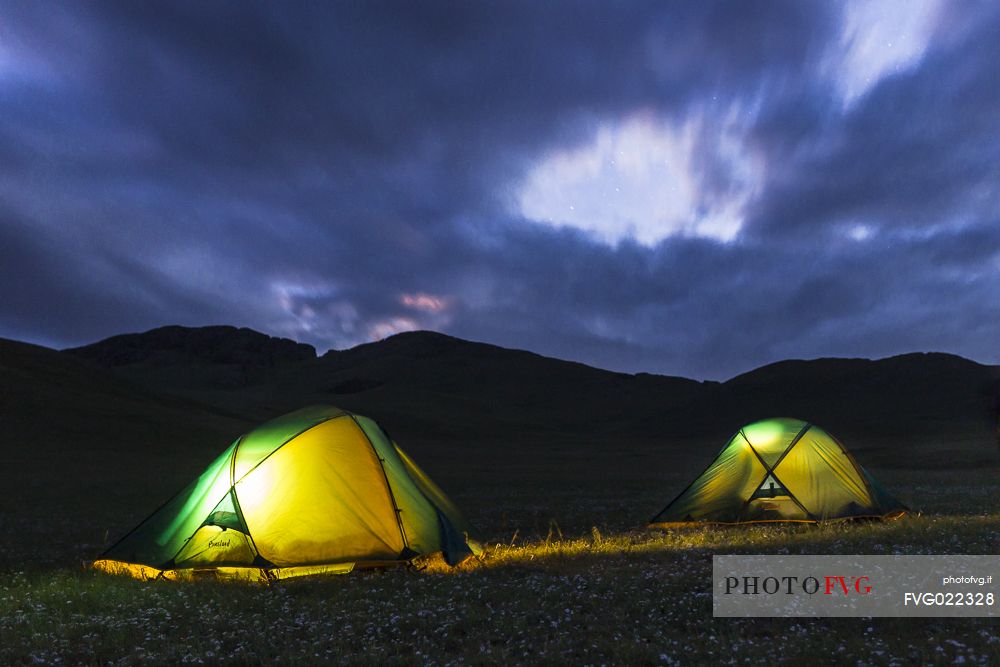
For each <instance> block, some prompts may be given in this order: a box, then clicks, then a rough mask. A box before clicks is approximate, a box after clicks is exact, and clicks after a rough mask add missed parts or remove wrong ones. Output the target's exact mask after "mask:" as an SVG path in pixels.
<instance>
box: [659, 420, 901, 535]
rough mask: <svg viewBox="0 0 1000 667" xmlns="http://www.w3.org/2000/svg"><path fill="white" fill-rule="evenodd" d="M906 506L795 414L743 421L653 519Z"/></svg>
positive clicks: (748, 519) (862, 512) (756, 517)
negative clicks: (706, 463)
mask: <svg viewBox="0 0 1000 667" xmlns="http://www.w3.org/2000/svg"><path fill="white" fill-rule="evenodd" d="M905 512H906V507H904V506H903V505H902V504H901V503H900V502H899V501H898V500H896V499H895V498H893V497H892V496H890V495H889V494H888V493H886V492H885V490H883V489H882V488H881V487H880V486H879V485H878V483H877V482H876V481H875V480H874V479H873V478H872V476H871V475H870V474H868V472H867V471H866V470H865V469H864V468H862V467H861V466H860V465H859V464H858V462H857V461H856V460H854V457H853V456H851V454H850V453H849V452H848V451H847V449H846V448H845V447H844V446H843V445H842V444H841V443H840V441H839V440H837V439H836V438H834V437H833V436H832V435H830V434H829V433H827V432H826V431H824V430H823V429H821V428H819V427H818V426H814V425H813V424H808V423H806V422H803V421H800V420H798V419H766V420H764V421H759V422H756V423H753V424H750V425H749V426H744V427H743V428H741V429H740V430H739V431H738V432H737V433H736V435H734V436H733V437H732V438H730V439H729V442H727V443H726V446H725V447H723V448H722V451H721V452H719V455H718V457H717V458H716V459H715V461H714V462H713V463H712V465H710V466H709V467H708V469H706V470H705V472H703V473H702V474H701V476H699V477H698V478H697V479H696V480H694V481H693V482H692V483H691V484H690V485H689V486H688V487H687V488H686V489H684V491H682V492H681V494H680V495H679V496H677V498H675V499H674V500H673V502H671V503H670V504H669V505H667V507H666V508H665V509H664V510H663V511H662V512H660V513H659V514H657V515H656V516H655V517H653V518H652V519H651V521H650V525H651V526H653V527H665V526H672V525H684V524H690V523H753V522H767V521H800V522H809V523H814V522H819V521H828V520H832V519H855V518H879V519H883V518H895V517H898V516H901V515H903V514H904V513H905Z"/></svg>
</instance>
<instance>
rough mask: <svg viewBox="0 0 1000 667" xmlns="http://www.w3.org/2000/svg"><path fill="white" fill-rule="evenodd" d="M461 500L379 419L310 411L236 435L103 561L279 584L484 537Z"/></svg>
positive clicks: (448, 552) (448, 554) (456, 548)
mask: <svg viewBox="0 0 1000 667" xmlns="http://www.w3.org/2000/svg"><path fill="white" fill-rule="evenodd" d="M465 530H466V526H465V523H464V521H463V519H462V517H461V515H460V513H459V512H458V510H457V509H456V508H455V506H454V505H453V504H452V503H451V501H450V500H449V499H448V498H447V496H445V495H444V493H443V492H442V491H441V490H440V489H439V488H438V487H437V486H436V485H435V484H434V482H432V481H431V480H430V479H429V478H428V477H427V475H426V474H424V472H423V471H421V470H420V468H418V467H417V466H416V464H415V463H414V462H413V461H412V460H411V459H410V458H409V457H408V456H407V455H406V454H405V453H404V452H403V450H401V449H400V448H399V447H398V446H397V445H396V444H395V443H394V442H393V441H392V440H391V439H390V438H389V437H388V436H387V435H386V434H385V432H384V431H383V430H382V429H381V428H380V427H379V426H378V424H376V423H375V422H374V421H373V420H371V419H369V418H367V417H362V416H361V415H355V414H351V413H349V412H345V411H344V410H339V409H337V408H332V407H313V408H306V409H303V410H299V411H297V412H293V413H291V414H288V415H285V416H283V417H279V418H277V419H274V420H273V421H270V422H267V423H266V424H264V425H262V426H260V427H258V428H257V429H255V430H253V431H251V432H250V433H247V434H246V435H244V436H242V437H241V438H239V439H237V440H236V442H234V443H233V444H232V445H231V446H230V447H229V448H228V449H227V450H226V451H225V452H223V453H222V454H221V455H220V456H219V457H218V458H217V459H216V460H215V461H214V462H213V463H212V464H211V465H210V466H209V467H208V469H207V470H205V472H203V473H202V474H201V476H200V477H198V478H197V479H195V480H194V481H193V482H191V484H190V485H188V486H187V488H185V489H184V490H183V491H181V492H180V493H179V494H177V495H176V496H174V497H173V498H172V499H171V500H169V501H168V502H167V503H166V504H165V505H163V506H162V507H161V508H160V509H158V510H157V511H156V512H154V513H153V514H152V515H151V516H150V517H149V518H147V519H146V520H145V521H143V522H142V523H141V524H139V525H138V526H137V527H136V528H135V529H134V530H133V531H132V532H130V533H128V534H127V535H126V536H125V537H124V538H122V539H121V540H120V541H119V542H118V543H116V544H115V545H114V546H112V547H111V548H110V549H108V550H107V551H106V552H105V553H104V554H103V556H102V558H101V559H100V560H98V561H96V562H95V563H94V567H95V568H97V569H100V570H104V571H107V572H115V573H124V574H130V575H133V576H136V577H138V578H156V577H163V578H167V579H186V578H194V577H198V576H208V577H213V578H236V579H249V580H257V579H260V580H268V579H280V578H285V577H289V576H296V575H306V574H318V573H324V572H348V571H350V570H352V569H354V568H355V567H365V566H385V565H391V564H398V563H403V562H407V561H409V560H412V559H413V558H414V557H416V556H418V555H422V554H432V553H438V552H440V553H441V554H443V556H444V558H445V560H446V561H447V562H448V563H449V564H451V565H455V564H457V563H458V562H460V561H462V560H464V559H465V558H466V557H468V556H469V555H471V554H472V549H473V545H474V543H473V542H472V541H471V540H469V539H468V538H467V537H466V535H465Z"/></svg>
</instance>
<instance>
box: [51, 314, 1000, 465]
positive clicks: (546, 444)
mask: <svg viewBox="0 0 1000 667" xmlns="http://www.w3.org/2000/svg"><path fill="white" fill-rule="evenodd" d="M296 345H297V344H295V343H293V342H291V341H287V340H282V339H274V338H269V337H267V336H265V335H264V334H259V333H256V332H250V331H249V330H245V329H241V330H237V329H233V328H224V327H210V328H206V329H183V328H181V327H168V328H166V329H157V330H153V331H151V332H147V333H144V334H132V335H129V336H118V337H114V338H111V339H108V340H105V341H101V342H100V343H96V344H94V345H90V346H86V347H83V348H77V349H75V350H69V351H68V353H69V354H70V355H74V356H78V357H82V358H85V359H89V360H91V361H94V362H96V363H99V364H102V365H103V366H105V367H106V368H107V369H108V370H110V371H113V372H114V373H115V374H116V375H117V376H119V377H122V378H128V379H129V380H130V381H132V382H135V383H138V384H139V385H141V386H143V387H145V388H148V389H150V390H165V391H169V392H170V393H171V394H172V395H175V396H178V397H184V398H187V399H194V400H197V401H199V402H200V403H203V404H205V405H209V406H212V407H213V408H214V409H217V410H221V411H224V412H227V413H231V414H238V415H240V416H241V417H242V418H244V419H246V420H248V421H260V420H261V419H265V418H268V417H270V416H272V415H275V414H280V413H282V412H285V411H288V410H291V409H295V408H297V407H300V406H302V405H305V404H309V403H332V404H335V405H339V406H342V407H345V408H348V409H353V410H357V411H359V412H363V413H366V414H371V415H372V416H375V417H377V418H378V419H380V421H382V422H383V423H384V424H386V426H387V427H388V428H389V429H390V430H391V431H392V432H394V433H395V434H397V436H398V438H399V439H400V440H402V441H405V442H407V443H417V446H418V448H421V449H424V450H427V451H430V452H432V453H433V454H434V455H435V456H443V455H445V454H446V453H451V452H455V451H456V449H460V450H461V451H463V453H465V454H468V453H473V452H474V453H475V454H474V455H475V456H476V457H477V459H479V460H482V461H484V462H487V463H489V464H490V465H499V466H504V465H508V464H509V463H510V462H509V459H510V458H512V457H520V456H522V455H525V454H530V455H532V456H534V457H535V459H536V460H538V459H540V460H541V462H542V463H544V462H545V461H549V460H551V461H552V462H553V465H560V466H566V465H568V466H570V467H572V468H579V469H580V470H581V473H582V472H583V469H584V468H585V467H586V466H588V465H591V464H592V463H593V462H594V457H595V456H596V457H597V458H599V459H608V458H610V457H614V456H616V455H617V456H619V458H622V457H624V458H627V459H629V460H631V461H632V464H631V465H634V466H635V467H636V468H637V469H638V468H641V467H644V466H646V465H648V464H650V462H654V461H662V460H663V459H664V457H666V458H673V459H674V460H677V461H678V462H679V463H680V464H682V465H687V463H688V461H690V462H692V464H694V463H695V462H698V461H703V460H704V459H705V457H706V456H709V457H710V456H711V453H712V452H714V450H715V449H717V448H718V447H719V446H720V445H721V443H722V442H723V441H724V440H725V439H726V438H727V437H728V436H729V435H730V434H731V433H732V432H733V431H734V430H735V429H736V428H738V427H739V426H740V425H742V424H744V423H747V422H749V421H753V420H755V419H760V418H765V417H770V416H776V415H788V416H798V417H801V418H805V419H809V420H811V421H814V422H816V423H819V424H821V425H823V426H824V427H825V428H827V429H828V430H830V431H831V432H833V433H835V434H838V435H839V436H840V437H841V438H842V439H844V440H845V441H847V442H849V443H850V446H851V447H852V449H853V450H855V451H858V452H861V453H862V458H863V459H865V460H866V461H867V462H868V463H870V464H874V465H880V466H902V467H921V466H926V465H941V464H942V463H945V464H946V465H949V466H955V467H963V466H978V465H983V464H993V463H997V461H998V451H997V446H996V441H995V430H996V403H997V395H998V386H1000V368H998V367H993V366H985V365H981V364H977V363H975V362H972V361H969V360H967V359H963V358H961V357H957V356H954V355H947V354H907V355H900V356H896V357H891V358H888V359H881V360H876V361H870V360H866V359H817V360H811V361H801V360H793V361H783V362H779V363H775V364H770V365H768V366H764V367H762V368H759V369H756V370H754V371H751V372H749V373H745V374H743V375H740V376H738V377H735V378H732V379H731V380H729V381H727V382H723V383H717V382H698V381H695V380H689V379H685V378H678V377H667V376H659V375H650V374H636V375H632V374H625V373H614V372H610V371H605V370H601V369H597V368H592V367H589V366H586V365H584V364H580V363H575V362H569V361H562V360H558V359H552V358H548V357H543V356H540V355H537V354H534V353H531V352H526V351H522V350H510V349H505V348H502V347H498V346H494V345H488V344H483V343H475V342H470V341H465V340H461V339H458V338H453V337H450V336H446V335H443V334H438V333H432V332H411V333H403V334H398V335H396V336H392V337H390V338H387V339H385V340H382V341H379V342H376V343H369V344H365V345H359V346H357V347H354V348H351V349H348V350H342V351H331V352H328V353H327V354H325V355H323V356H322V357H318V358H317V357H316V356H315V354H314V352H312V349H311V348H308V349H306V348H307V346H301V347H295V346H296ZM220 351H221V352H220ZM234 369H235V370H234ZM619 465H622V464H621V462H619ZM624 465H626V466H627V465H629V464H624ZM695 467H696V466H695Z"/></svg>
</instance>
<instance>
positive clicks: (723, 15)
mask: <svg viewBox="0 0 1000 667" xmlns="http://www.w3.org/2000/svg"><path fill="white" fill-rule="evenodd" d="M998 184H1000V3H995V2H982V3H965V2H953V1H950V0H949V1H943V2H921V1H919V0H914V1H909V0H903V1H892V2H850V3H845V4H837V3H832V2H800V1H793V2H778V1H771V2H761V3H754V2H738V3H730V4H726V3H720V4H715V3H710V2H702V1H699V2H678V3H664V2H661V1H656V2H650V3H642V2H622V3H618V2H611V1H601V2H578V1H574V2H568V3H558V2H551V1H548V0H547V1H546V2H541V3H540V2H535V1H531V2H524V3H518V2H508V1H503V2H495V3H493V2H489V3H488V2H470V1H469V0H461V1H457V2H454V3H443V4H442V3H428V2H398V3H386V4H383V3H375V2H368V1H367V0H366V1H364V2H340V3H326V2H323V3H317V4H316V5H313V6H310V5H308V4H304V3H283V2H282V3H246V2H239V3H233V4H232V5H229V6H227V5H224V4H221V3H216V2H210V3H204V2H193V3H190V4H188V3H177V2H170V3H165V4H163V5H159V4H157V3H149V2H141V3H140V2H120V3H110V4H106V3H103V2H90V1H88V2H72V3H66V4H65V5H62V6H60V5H59V4H56V3H39V2H34V1H27V2H23V3H22V2H7V1H5V0H0V336H3V337H7V338H16V339H20V340H28V341H33V342H38V343H41V344H45V345H50V346H55V347H64V346H69V345H77V344H82V343H86V342H90V341H93V340H96V339H99V338H102V337H105V336H109V335H113V334H117V333H123V332H129V331H142V330H146V329H149V328H153V327H156V326H161V325H165V324H184V325H191V326H197V325H205V324H234V325H239V326H249V327H252V328H254V329H257V330H260V331H264V332H266V333H269V334H273V335H280V336H286V337H290V338H294V339H297V340H301V341H304V342H308V343H311V344H313V345H315V346H316V347H317V348H318V349H319V350H320V351H321V352H322V351H325V350H326V349H328V348H331V347H332V348H338V349H339V348H344V347H349V346H352V345H356V344H358V343H363V342H368V341H372V340H377V339H379V338H383V337H385V336H388V335H391V334H393V333H397V332H401V331H407V330H413V329H432V330H436V331H441V332H444V333H448V334H452V335H455V336H459V337H462V338H468V339H472V340H480V341H486V342H491V343H496V344H499V345H504V346H507V347H520V348H526V349H530V350H533V351H535V352H539V353H542V354H546V355H551V356H557V357H561V358H568V359H574V360H580V361H583V362H586V363H589V364H592V365H597V366H601V367H604V368H611V369H616V370H624V371H640V370H643V371H650V372H659V373H669V374H679V375H686V376H690V377H696V378H712V379H720V378H726V377H730V376H732V375H734V374H736V373H739V372H743V371H746V370H749V369H751V368H754V367H756V366H759V365H761V364H764V363H767V362H770V361H776V360H779V359H784V358H790V357H795V358H812V357H818V356H864V357H881V356H887V355H891V354H897V353H902V352H908V351H926V350H940V351H947V352H954V353H957V354H961V355H964V356H967V357H970V358H973V359H976V360H979V361H982V362H992V363H997V362H1000V348H998V345H997V342H998V340H1000V221H998V217H1000V188H998Z"/></svg>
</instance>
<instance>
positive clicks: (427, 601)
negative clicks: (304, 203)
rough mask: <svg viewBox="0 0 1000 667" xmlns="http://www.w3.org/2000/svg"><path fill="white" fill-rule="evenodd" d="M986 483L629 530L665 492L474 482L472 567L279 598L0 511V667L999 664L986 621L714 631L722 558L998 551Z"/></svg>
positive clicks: (269, 589) (431, 565)
mask: <svg viewBox="0 0 1000 667" xmlns="http://www.w3.org/2000/svg"><path fill="white" fill-rule="evenodd" d="M994 473H995V471H980V472H975V473H964V474H961V475H956V474H955V473H954V472H951V473H942V472H933V471H914V472H901V471H899V472H896V473H894V474H892V475H890V477H892V478H893V479H894V481H895V482H896V483H897V484H900V485H901V486H903V487H905V488H907V489H910V490H911V491H912V494H915V495H912V494H911V496H910V497H909V498H905V500H906V501H908V502H910V503H913V501H914V498H919V499H920V500H921V501H922V503H921V506H922V507H923V509H924V513H923V515H920V516H912V517H909V518H906V519H903V520H899V521H894V522H886V523H881V522H868V523H836V524H828V525H823V526H803V525H791V526H752V527H744V528H697V529H683V530H670V531H645V530H637V529H635V526H636V523H637V522H638V523H640V524H641V522H642V518H643V516H644V515H645V514H652V513H654V512H655V511H656V510H657V509H659V505H662V504H665V502H666V500H669V498H666V497H665V496H669V495H670V494H669V492H665V491H664V490H663V488H662V485H656V484H648V485H644V484H641V483H638V482H637V483H636V484H634V485H632V486H630V487H624V489H625V490H630V491H632V493H631V494H627V493H624V492H623V486H622V484H621V483H620V482H619V481H613V482H608V483H607V484H605V485H603V486H602V485H601V484H598V483H596V482H595V483H593V484H589V485H587V486H588V488H589V493H583V492H582V490H581V489H580V488H579V487H577V486H576V485H571V484H565V483H564V484H550V485H549V488H547V489H546V488H543V487H539V486H538V485H537V484H535V483H530V484H528V483H526V484H524V485H523V486H517V485H512V484H503V485H500V484H497V485H495V486H490V485H488V484H485V483H484V484H477V485H472V486H469V487H466V488H460V490H459V491H458V492H457V493H455V494H453V495H454V496H455V497H456V500H458V501H459V502H460V503H462V504H463V506H464V507H466V509H467V510H470V512H469V513H470V516H471V519H472V520H473V523H474V524H476V525H483V526H491V527H493V529H492V530H489V531H487V532H484V533H482V534H481V535H480V536H481V537H482V538H483V540H484V546H485V552H484V554H483V555H482V557H481V558H480V559H475V560H470V561H467V562H466V563H465V564H463V565H462V566H460V567H458V568H454V569H452V568H448V567H447V566H445V565H444V564H443V563H441V562H435V561H433V560H430V561H428V562H425V563H422V564H421V565H422V566H423V569H421V570H419V571H418V570H416V569H411V570H407V569H396V570H388V571H368V572H355V573H352V574H350V575H344V576H334V577H320V578H310V579H301V580H288V581H284V582H279V583H277V584H272V585H241V584H223V583H217V582H196V583H187V584H177V583H169V582H139V581H134V580H131V579H123V578H117V577H112V576H108V575H101V574H97V573H94V572H91V571H87V570H85V569H83V568H82V567H80V565H79V561H78V560H76V559H77V558H80V557H85V556H86V555H88V554H93V553H94V551H95V550H96V549H97V548H98V547H97V545H96V544H93V542H95V541H100V539H102V538H98V537H95V535H97V534H98V533H99V532H100V531H101V530H102V529H101V526H102V524H103V523H104V522H106V517H105V516H104V515H103V514H102V512H103V511H104V510H100V508H97V507H95V508H92V509H93V514H94V515H95V516H94V518H93V519H91V520H90V521H89V522H88V521H83V522H81V521H79V520H76V521H71V520H68V519H66V513H64V514H63V516H55V515H53V516H50V519H49V522H48V523H47V524H44V525H37V524H38V515H37V514H36V515H34V516H32V515H30V514H29V513H28V510H27V509H25V510H24V512H22V513H17V514H12V513H8V514H5V515H3V516H2V517H0V520H3V521H4V523H5V525H3V529H4V531H5V532H7V534H10V532H9V531H10V530H15V531H16V530H18V529H22V530H28V527H29V524H32V525H33V526H34V528H33V532H32V531H28V533H27V534H28V535H29V538H28V539H27V541H22V542H17V543H14V542H9V543H5V545H4V548H5V549H6V551H4V552H3V553H0V664H31V663H57V664H132V663H155V664H163V663H170V664H179V663H198V664H218V663H230V664H252V663H259V662H275V663H299V664H301V663H306V664H308V663H318V662H334V663H352V664H379V665H382V664H495V663H504V664H517V663H532V664H567V663H569V664H592V665H599V664H630V665H631V664H638V665H643V664H648V665H654V664H709V663H710V664H759V663H762V662H769V663H775V664H782V663H804V662H809V663H814V664H815V663H820V664H823V663H836V664H894V665H910V664H952V663H963V662H964V663H966V664H990V663H996V662H1000V636H998V635H1000V633H998V630H1000V628H998V621H997V620H996V619H986V618H978V619H933V618H928V619H891V618H886V619H850V618H845V619H836V618H831V619H807V618H803V619H768V618H760V619H758V618H749V619H725V618H713V617H712V600H711V562H712V555H714V554H721V553H825V554H836V553H845V554H853V553H870V554H916V553H965V554H995V553H1000V513H998V512H996V511H995V505H994V503H995V499H996V498H997V497H1000V483H998V482H997V481H996V480H997V477H996V475H995V474H994ZM456 485H457V484H456ZM457 486H461V485H457ZM657 486H659V487H660V488H656V487H657ZM643 510H645V511H643ZM36 511H37V510H36ZM107 511H111V510H110V509H108V510H107ZM546 512H548V514H546ZM69 514H70V515H72V516H76V517H78V516H79V515H78V514H73V513H69ZM46 539H47V540H48V541H46ZM81 544H82V545H84V546H82V547H81V546H80V545H81ZM32 553H34V555H35V557H34V558H32V555H31V554H32Z"/></svg>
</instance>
